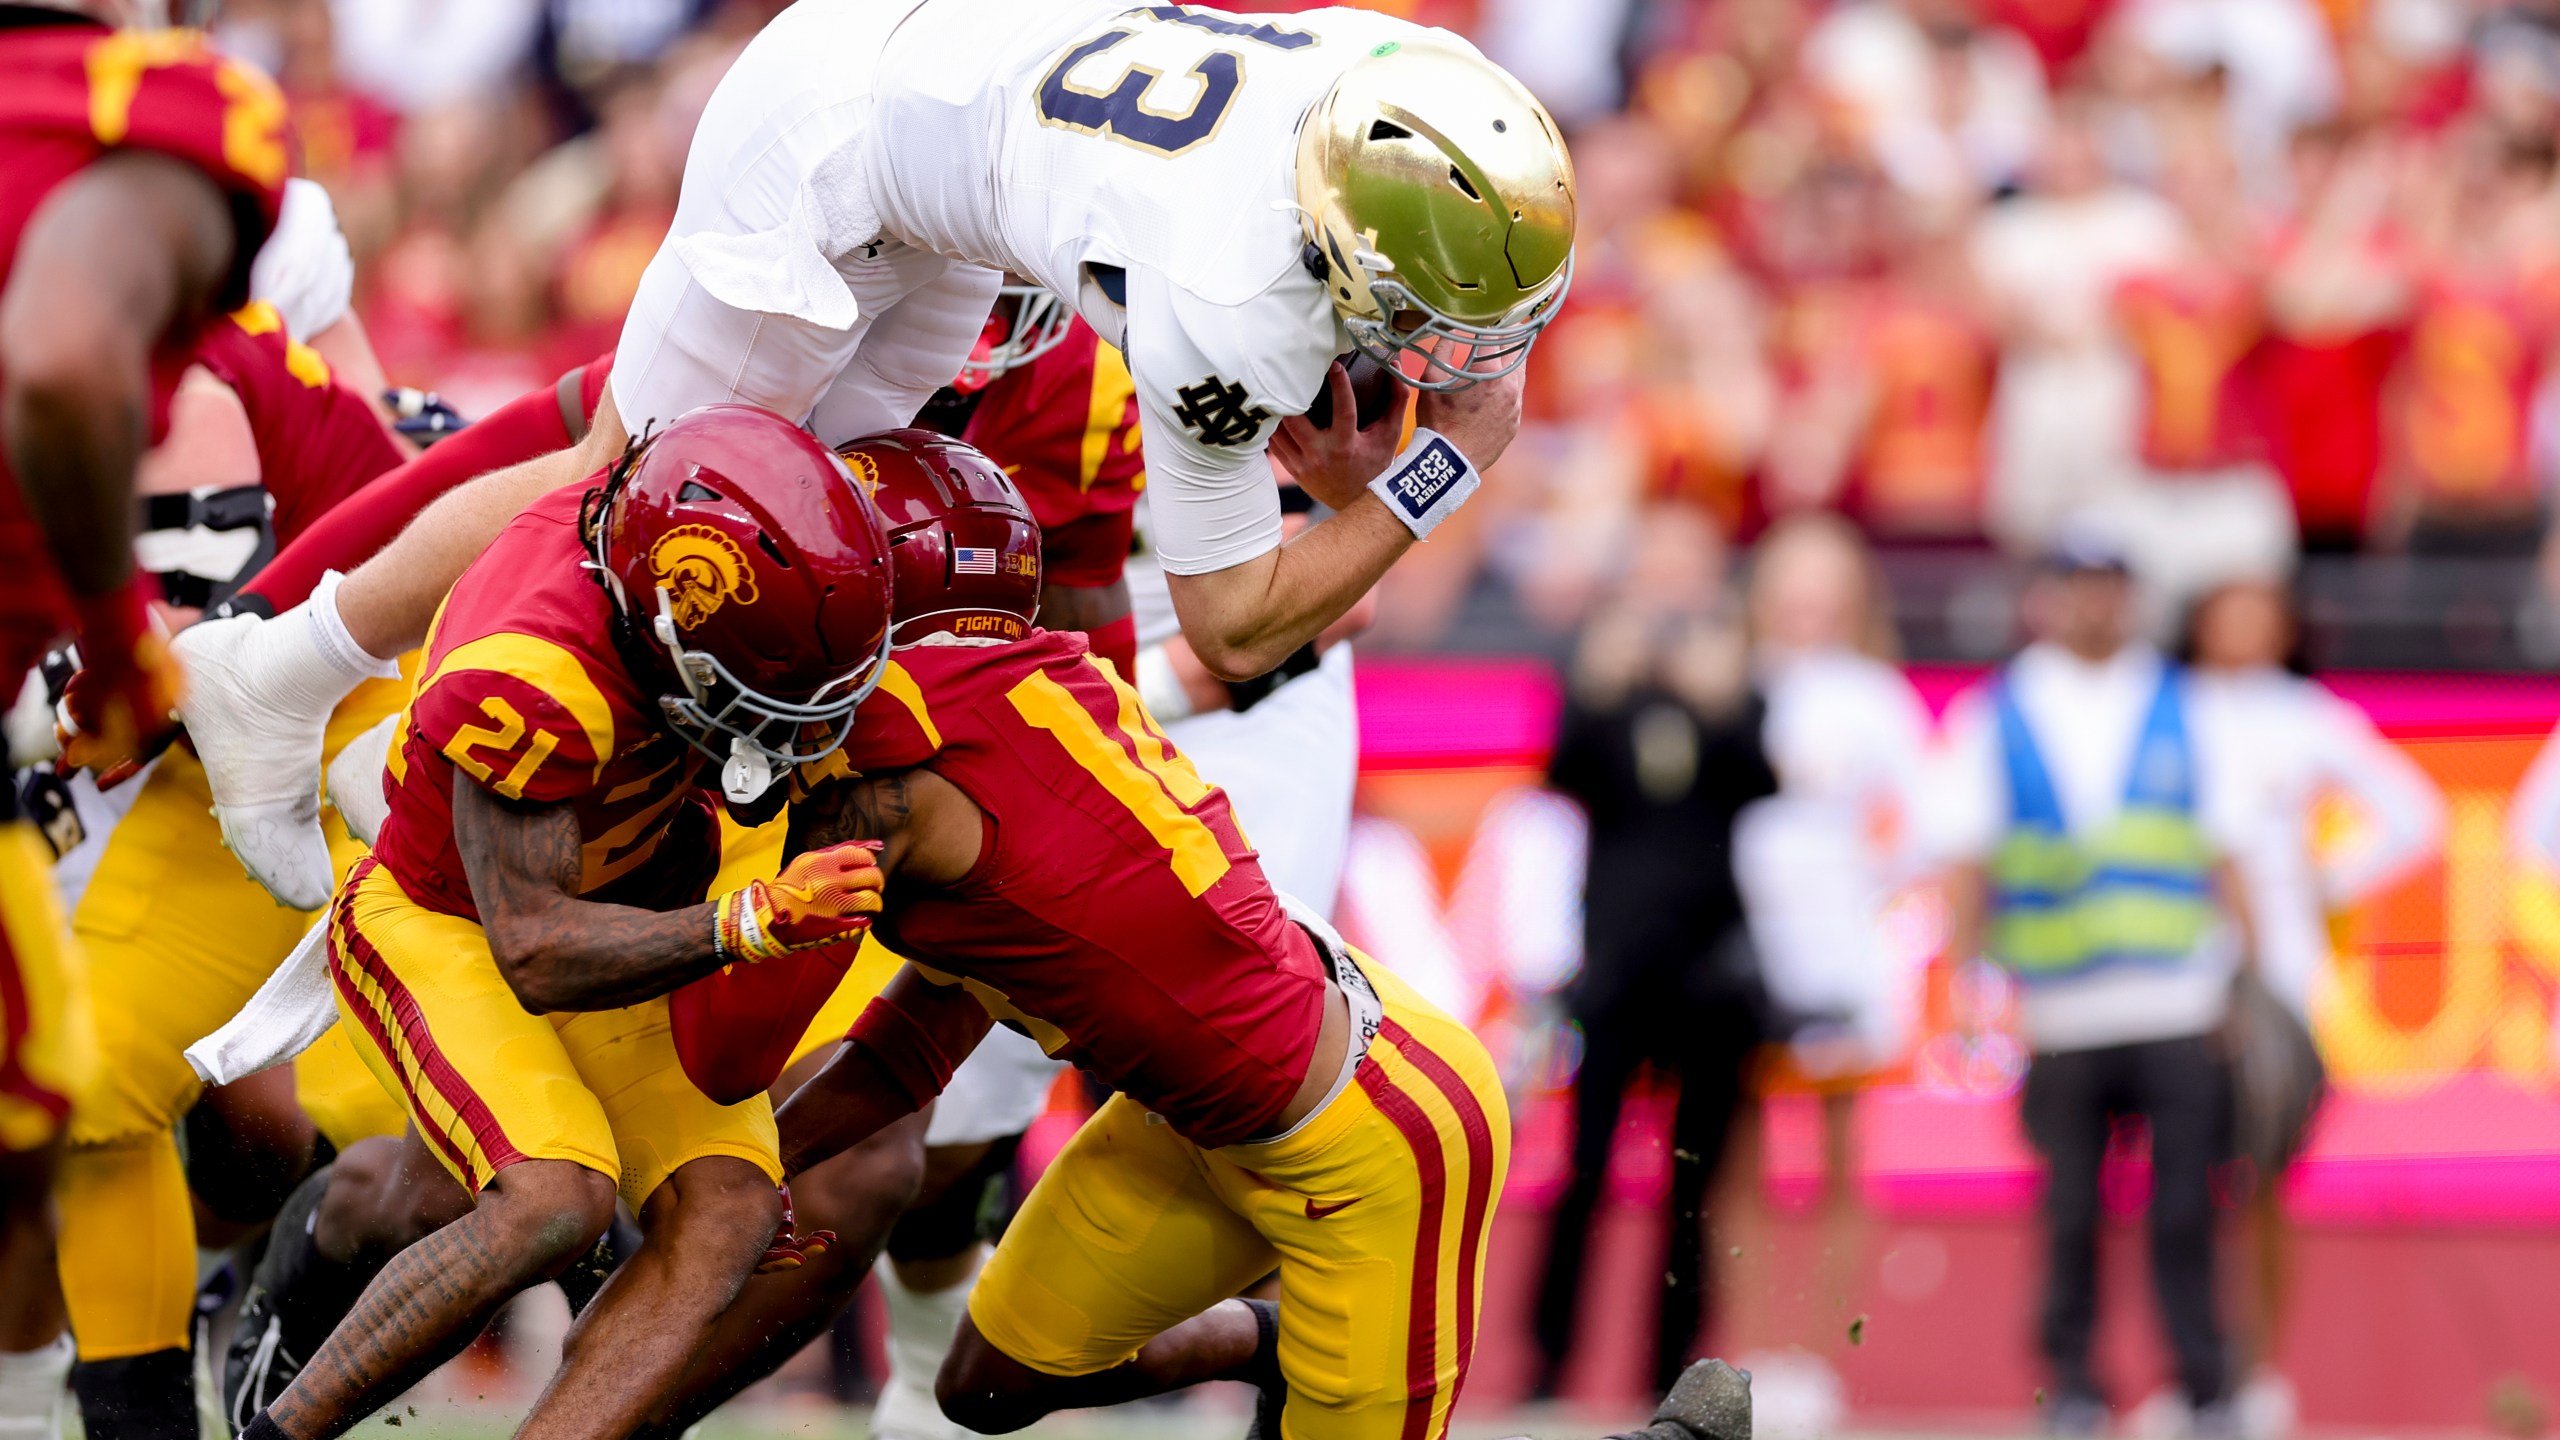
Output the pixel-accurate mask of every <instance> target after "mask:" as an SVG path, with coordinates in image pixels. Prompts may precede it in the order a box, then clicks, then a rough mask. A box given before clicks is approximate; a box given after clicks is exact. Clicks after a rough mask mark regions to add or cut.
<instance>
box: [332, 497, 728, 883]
mask: <svg viewBox="0 0 2560 1440" xmlns="http://www.w3.org/2000/svg"><path fill="white" fill-rule="evenodd" d="M585 489H586V487H584V486H571V487H569V488H566V489H563V490H559V491H555V492H553V493H552V494H550V495H546V496H544V497H543V498H542V499H540V500H537V501H535V502H534V503H533V504H532V505H531V506H530V507H528V508H527V509H526V510H525V512H524V513H523V514H522V515H519V516H517V517H516V519H515V520H514V521H513V522H512V523H510V524H509V525H508V526H507V528H506V529H504V530H502V531H500V532H498V538H497V539H495V540H493V541H491V542H490V544H489V548H488V549H487V550H485V551H483V552H482V553H481V556H480V558H479V559H478V560H475V561H473V562H472V564H471V568H470V569H468V570H465V571H464V572H462V578H461V579H459V580H457V581H455V582H454V586H453V593H451V594H450V595H447V596H446V597H445V602H444V607H443V609H442V610H440V611H439V612H438V613H437V616H436V623H435V628H434V629H433V630H432V631H431V632H430V633H429V634H428V636H427V646H426V658H425V660H424V662H423V663H422V664H421V666H420V667H419V672H418V684H417V688H416V689H415V690H414V691H412V692H411V695H410V698H409V708H408V710H407V711H406V713H404V714H403V715H402V716H401V720H400V727H399V729H398V731H397V732H396V733H395V734H394V735H393V737H392V744H391V755H390V761H389V764H388V765H387V767H386V771H385V775H384V779H385V782H386V783H385V785H384V789H385V792H386V794H387V795H388V798H389V799H390V802H391V814H390V818H389V819H387V820H385V821H384V822H383V826H382V834H381V836H380V837H379V839H378V840H377V842H376V843H375V845H374V854H375V855H376V856H377V857H379V858H380V859H381V861H382V863H383V864H384V865H386V866H389V867H390V870H391V874H392V878H394V879H396V880H398V881H399V882H400V888H401V889H403V890H405V891H407V892H408V893H409V897H410V898H411V899H413V900H416V901H417V902H418V903H419V904H421V905H424V906H426V907H427V908H429V909H432V910H440V911H443V912H444V913H446V914H449V915H461V916H465V917H467V918H470V919H475V920H476V919H478V918H479V910H478V908H477V907H476V906H474V905H473V903H472V899H471V882H470V879H469V877H468V875H466V874H465V872H464V870H463V867H462V857H461V855H460V853H459V852H458V851H456V850H455V848H454V843H453V786H454V777H455V775H456V773H457V772H458V773H460V774H462V775H465V776H468V777H469V778H470V780H471V781H472V782H473V783H475V784H478V785H480V786H483V787H485V788H487V789H489V790H491V791H494V792H496V793H497V794H498V795H501V796H503V797H505V798H506V799H509V800H524V801H531V802H534V803H537V804H566V805H568V806H570V807H571V808H572V809H573V810H574V811H575V812H576V814H577V817H578V833H579V834H580V835H581V836H583V837H585V842H586V848H585V853H584V855H583V857H582V859H583V870H582V873H581V875H580V878H579V884H578V893H580V894H582V895H595V894H598V893H600V892H607V891H610V893H611V895H613V896H615V897H620V898H624V899H625V901H626V903H631V904H637V905H643V906H647V907H649V908H652V909H657V908H664V907H665V905H666V903H667V901H668V899H669V897H670V896H671V895H672V896H676V897H678V898H680V899H681V900H683V901H684V902H686V903H690V902H691V901H693V900H696V899H699V898H700V895H699V893H698V892H699V889H700V886H701V882H702V881H703V880H704V879H705V878H706V877H707V875H708V873H709V869H710V863H709V862H713V861H716V859H717V855H716V853H715V852H716V850H717V845H716V843H715V842H714V840H713V839H712V836H713V835H714V834H715V833H716V832H715V831H714V830H713V828H712V815H711V811H710V808H709V802H708V799H707V797H705V796H704V795H703V793H702V792H701V790H700V789H699V788H698V787H697V785H696V783H695V781H696V777H697V775H698V774H699V772H700V770H701V763H700V755H699V752H697V751H696V750H694V749H693V747H691V746H689V745H687V744H685V743H684V742H683V741H681V740H679V739H677V738H676V737H675V736H674V735H672V734H670V733H669V732H668V730H667V729H666V727H665V726H664V725H663V724H662V723H660V721H659V719H658V715H659V713H660V712H659V709H658V702H657V700H656V698H655V696H654V695H653V694H652V693H651V692H649V691H646V690H644V689H642V688H641V686H640V685H639V684H638V683H636V682H635V681H634V680H633V679H632V678H631V674H630V671H629V669H628V668H627V667H626V666H625V665H624V663H623V661H622V659H621V657H620V656H619V655H618V654H617V653H616V651H615V647H614V642H613V625H614V619H613V605H612V601H611V600H610V599H609V598H607V596H606V595H605V592H604V587H603V586H602V585H601V584H600V583H598V581H597V579H596V572H595V571H594V570H593V569H591V568H589V566H588V564H587V551H586V546H585V545H584V544H583V543H582V542H581V541H580V539H579V534H578V507H579V506H580V504H581V503H583V501H584V498H585V495H584V491H585Z"/></svg>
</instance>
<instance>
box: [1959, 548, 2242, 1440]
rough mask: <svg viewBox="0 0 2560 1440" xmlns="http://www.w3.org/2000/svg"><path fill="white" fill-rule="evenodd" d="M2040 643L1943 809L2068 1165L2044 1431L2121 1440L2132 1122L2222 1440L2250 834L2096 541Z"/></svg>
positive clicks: (2076, 554) (1971, 739) (2177, 685)
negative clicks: (2220, 1223) (2242, 861)
mask: <svg viewBox="0 0 2560 1440" xmlns="http://www.w3.org/2000/svg"><path fill="white" fill-rule="evenodd" d="M2029 601H2030V604H2029V607H2028V608H2029V615H2030V620H2031V623H2032V624H2033V627H2034V630H2035V633H2036V635H2037V637H2038V638H2037V641H2036V643H2034V644H2032V645H2030V646H2028V647H2027V649H2026V650H2025V651H2024V652H2022V653H2021V654H2020V655H2019V656H2018V657H2017V658H2016V659H2015V660H2013V661H2011V662H2010V663H2009V665H2007V666H2006V667H2005V668H2003V669H2002V670H2001V672H2000V673H1999V675H1998V676H1997V677H1995V678H1994V679H1993V680H1991V681H1990V682H1988V683H1987V684H1985V685H1984V686H1983V687H1982V688H1981V689H1979V690H1977V691H1975V692H1974V693H1972V694H1970V695H1968V696H1966V697H1965V698H1964V700H1963V701H1962V702H1961V703H1960V704H1959V706H1958V708H1957V710H1956V711H1955V712H1954V713H1953V714H1952V715H1951V716H1950V720H1949V735H1948V748H1949V755H1948V765H1947V767H1946V770H1947V777H1946V778H1947V788H1946V793H1945V794H1944V795H1943V796H1942V797H1941V798H1940V800H1939V803H1938V804H1937V805H1936V806H1935V807H1933V809H1934V820H1935V822H1936V823H1938V824H1940V825H1943V826H1944V829H1943V830H1942V831H1940V832H1939V843H1940V844H1941V845H1942V846H1943V847H1944V851H1943V853H1945V854H1947V855H1949V856H1950V857H1951V859H1952V860H1953V862H1954V865H1953V868H1952V870H1951V872H1950V874H1949V878H1948V881H1947V887H1948V907H1949V922H1950V932H1951V933H1950V937H1949V948H1948V953H1949V954H1950V955H1953V956H1957V957H1963V958H1965V959H1970V957H1973V956H1975V955H1982V956H1985V957H1987V958H1988V959H1989V960H1990V961H1992V962H1993V963H1995V964H1997V965H1999V966H2001V967H2003V968H2004V969H2006V970H2008V971H2010V972H2011V973H2012V974H2013V975H2015V976H2016V978H2017V979H2018V981H2019V982H2020V990H2021V994H2020V999H2019V1005H2018V1015H2019V1020H2020V1024H2021V1028H2022V1030H2023V1032H2024V1036H2023V1038H2024V1039H2025V1041H2026V1043H2027V1046H2028V1048H2029V1050H2030V1051H2031V1052H2032V1056H2033V1058H2032V1060H2031V1061H2030V1063H2029V1065H2028V1069H2027V1077H2026V1087H2025V1092H2024V1095H2023V1097H2022V1101H2021V1106H2020V1109H2021V1113H2022V1118H2023V1120H2024V1122H2025V1126H2026V1131H2027V1135H2028V1137H2029V1139H2031V1140H2032V1141H2033V1142H2034V1144H2035V1147H2036V1149H2037V1150H2038V1151H2040V1152H2041V1153H2042V1154H2043V1156H2044V1159H2045V1161H2046V1164H2047V1167H2048V1174H2047V1180H2046V1187H2045V1195H2044V1222H2045V1226H2046V1232H2047V1233H2046V1241H2047V1257H2046V1274H2045V1292H2044V1302H2043V1306H2042V1323H2041V1327H2040V1340H2041V1348H2042V1350H2043V1352H2044V1358H2045V1361H2046V1363H2047V1364H2048V1365H2049V1366H2050V1367H2051V1370H2052V1381H2051V1392H2050V1393H2051V1399H2050V1401H2049V1402H2048V1405H2047V1408H2046V1411H2045V1417H2046V1423H2047V1425H2048V1426H2049V1428H2051V1429H2052V1430H2054V1431H2055V1432H2056V1433H2062V1434H2100V1433H2104V1431H2105V1430H2106V1428H2107V1425H2108V1400H2107V1396H2106V1393H2105V1391H2104V1390H2103V1389H2102V1388H2101V1385H2100V1382H2099V1379H2098V1376H2097V1375H2096V1374H2095V1373H2094V1371H2093V1370H2092V1369H2091V1366H2090V1342H2091V1337H2092V1334H2093V1331H2094V1329H2095V1325H2096V1320H2097V1307H2098V1291H2097V1258H2098V1257H2097V1240H2098V1221H2099V1185H2098V1181H2099V1172H2100V1169H2101V1167H2102V1166H2103V1164H2104V1162H2105V1160H2106V1158H2107V1155H2108V1152H2109V1151H2110V1150H2111V1149H2112V1148H2113V1147H2114V1143H2115V1139H2116V1130H2117V1126H2118V1124H2119V1123H2120V1122H2123V1121H2130V1120H2135V1119H2140V1120H2142V1121H2144V1122H2146V1127H2147V1129H2148V1131H2149V1136H2150V1147H2151V1148H2150V1154H2151V1198H2150V1232H2151V1233H2150V1242H2151V1244H2150V1252H2151V1272H2152V1282H2153V1287H2154V1289H2155V1291H2156V1292H2157V1297H2158V1301H2159V1312H2160V1315H2161V1317H2162V1319H2163V1321H2164V1322H2165V1325H2166V1328H2167V1331H2168V1336H2167V1338H2168V1342H2169V1350H2170V1352H2171V1354H2172V1355H2173V1356H2174V1357H2175V1361H2176V1371H2177V1377H2178V1382H2179V1385H2180V1387H2181V1388H2182V1389H2183V1391H2184V1393H2185V1399H2186V1402H2187V1404H2188V1405H2189V1406H2191V1407H2193V1408H2194V1410H2195V1411H2196V1412H2197V1419H2196V1426H2197V1429H2198V1430H2199V1431H2200V1432H2202V1433H2208V1434H2210V1433H2217V1432H2216V1431H2215V1430H2214V1429H2213V1428H2212V1427H2213V1426H2214V1425H2216V1424H2218V1423H2221V1422H2220V1417H2221V1416H2223V1415H2225V1414H2227V1406H2226V1402H2227V1400H2228V1398H2229V1382H2228V1363H2229V1362H2228V1358H2227V1356H2226V1355H2225V1353H2224V1349H2223V1335H2222V1324H2221V1321H2220V1318H2219V1317H2218V1315H2217V1313H2216V1301H2215V1283H2216V1276H2217V1271H2216V1268H2215V1263H2214V1245H2215V1240H2214V1209H2213V1192H2212V1184H2211V1169H2212V1167H2213V1165H2214V1164H2215V1162H2216V1161H2218V1160H2219V1159H2220V1158H2221V1157H2222V1155H2223V1147H2224V1144H2225V1137H2226V1136H2227V1135H2228V1134H2229V1124H2230V1104H2231V1101H2230V1086H2229V1076H2228V1071H2227V1067H2226V1066H2225V1063H2224V1061H2223V1058H2222V1056H2221V1054H2220V1052H2219V1050H2218V1047H2217V1041H2216V1035H2215V1032H2216V1030H2217V1029H2218V1028H2219V1027H2220V1025H2221V1024H2222V1021H2223V1016H2224V1013H2225V1007H2226V1004H2227V1001H2228V996H2229V991H2230V985H2231V977H2232V974H2233V970H2234V967H2235V965H2236V963H2237V962H2238V961H2239V959H2240V957H2241V953H2242V950H2243V948H2244V946H2245V940H2246V935H2247V920H2246V909H2245V901H2244V900H2243V898H2242V895H2241V891H2240V887H2239V885H2238V883H2237V881H2236V880H2235V879H2234V878H2233V876H2232V873H2231V866H2230V863H2229V861H2228V860H2227V859H2226V858H2225V857H2227V856H2230V855H2233V854H2237V853H2240V852H2241V851H2242V850H2243V848H2244V847H2245V844H2246V842H2247V838H2248V837H2247V831H2246V830H2245V829H2243V828H2241V827H2239V826H2238V825H2236V824H2235V822H2234V819H2233V817H2232V813H2231V812H2232V806H2231V805H2230V803H2229V802H2228V800H2227V799H2225V798H2224V796H2223V795H2222V794H2221V792H2220V791H2218V790H2217V789H2216V788H2215V784H2214V781H2215V778H2216V777H2217V776H2219V775H2223V774H2227V772H2228V769H2229V767H2228V764H2227V762H2226V761H2225V760H2224V759H2223V757H2221V756H2218V755H2214V754H2210V753H2204V752H2203V751H2202V748H2201V747H2202V743H2203V742H2204V741H2205V740H2206V739H2207V738H2208V737H2207V736H2206V735H2205V734H2204V732H2202V731H2201V730H2200V729H2199V728H2198V726H2197V725H2196V724H2195V721H2194V718H2193V717H2194V707H2193V702H2192V699H2191V697H2190V695H2189V693H2188V691H2189V686H2188V683H2187V682H2186V680H2185V679H2184V678H2183V677H2182V675H2181V672H2180V671H2178V670H2177V669H2176V668H2175V667H2174V666H2172V665H2170V664H2169V663H2168V662H2167V661H2165V660H2164V659H2163V658H2162V657H2161V656H2160V654H2159V652H2157V651H2156V650H2153V649H2152V648H2151V647H2150V646H2148V645H2145V644H2142V643H2140V642H2139V641H2136V640H2135V639H2133V638H2132V621H2133V595H2132V584H2131V581H2130V579H2129V578H2128V576H2127V573H2126V570H2125V562H2124V557H2123V555H2122V553H2121V551H2119V550H2116V549H2114V548H2113V547H2111V546H2109V545H2108V544H2107V543H2106V542H2105V541H2104V539H2103V538H2101V537H2100V536H2099V535H2097V534H2095V533H2094V532H2089V531H2084V530H2081V529H2080V528H2079V527H2076V526H2075V527H2074V531H2073V533H2070V534H2068V535H2066V537H2065V538H2064V540H2063V541H2062V542H2061V544H2060V545H2059V546H2058V548H2057V549H2056V551H2055V552H2054V556H2053V559H2052V562H2051V566H2050V569H2049V571H2048V573H2047V574H2046V575H2044V576H2043V577H2042V578H2041V579H2040V580H2039V581H2038V582H2037V584H2036V585H2035V587H2034V589H2033V590H2032V591H2031V593H2030V595H2029Z"/></svg>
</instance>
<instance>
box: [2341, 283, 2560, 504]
mask: <svg viewBox="0 0 2560 1440" xmlns="http://www.w3.org/2000/svg"><path fill="white" fill-rule="evenodd" d="M2555 313H2560V307H2555V306H2553V305H2551V304H2550V303H2549V301H2548V300H2547V299H2546V298H2545V297H2544V296H2542V295H2540V294H2538V293H2536V291H2535V290H2534V289H2533V288H2532V287H2528V286H2524V285H2514V284H2510V285H2492V284H2481V283H2476V282H2466V281H2461V280H2451V279H2440V280H2436V281H2434V282H2431V283H2429V284H2428V285H2427V286H2425V287H2424V289H2423V291H2422V292H2421V294H2420V298H2419V302H2418V309H2417V313H2416V314H2415V316H2413V317H2412V319H2411V321H2410V325H2409V339H2408V343H2407V344H2406V345H2405V346H2404V347H2402V349H2401V352H2400V369H2399V374H2398V375H2397V376H2395V377H2394V379H2393V381H2392V383H2391V385H2390V387H2389V390H2388V392H2387V395H2388V413H2387V414H2386V416H2385V422H2384V423H2385V427H2386V430H2387V432H2388V434H2389V435H2390V443H2391V446H2392V449H2393V458H2394V462H2395V465H2396V468H2397V469H2398V470H2399V472H2400V476H2401V479H2402V480H2403V482H2404V483H2406V484H2407V485H2409V486H2410V488H2411V489H2412V490H2413V491H2414V493H2415V494H2416V496H2417V498H2418V500H2419V503H2420V505H2421V507H2422V508H2424V509H2426V510H2428V511H2430V512H2434V513H2438V514H2456V515H2458V514H2463V513H2469V514H2472V515H2477V516H2487V515H2495V514H2520V513H2522V512H2524V511H2526V510H2529V509H2531V508H2532V507H2533V504H2534V500H2535V480H2534V475H2533V464H2532V460H2533V446H2532V432H2533V402H2534V395H2535V394H2536V393H2537V392H2538V391H2539V390H2540V389H2541V386H2542V361H2543V354H2544V352H2545V350H2546V349H2547V348H2548V347H2549V346H2550V345H2551V343H2552V338H2553V336H2554V334H2555V332H2560V326H2555V324H2554V317H2555Z"/></svg>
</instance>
